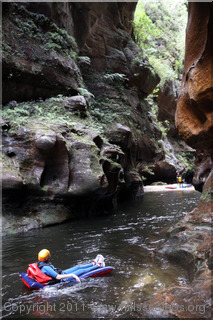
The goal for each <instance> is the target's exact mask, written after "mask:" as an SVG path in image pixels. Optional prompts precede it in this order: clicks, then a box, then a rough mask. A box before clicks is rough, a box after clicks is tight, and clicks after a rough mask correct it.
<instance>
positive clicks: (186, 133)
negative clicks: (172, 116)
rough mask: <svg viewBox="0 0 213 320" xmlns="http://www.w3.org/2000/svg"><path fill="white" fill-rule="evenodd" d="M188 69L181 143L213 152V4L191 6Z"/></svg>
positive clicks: (179, 117) (179, 114) (179, 115)
mask: <svg viewBox="0 0 213 320" xmlns="http://www.w3.org/2000/svg"><path fill="white" fill-rule="evenodd" d="M186 32H187V36H186V53H185V65H184V71H183V79H182V87H181V92H180V96H179V99H178V104H177V111H176V125H177V128H178V131H179V134H180V136H181V137H182V139H184V140H185V141H186V143H187V144H189V145H190V146H191V147H193V148H195V149H199V150H204V149H205V150H209V149H211V148H212V134H213V122H212V117H213V99H212V97H213V84H212V34H213V5H212V3H201V2H197V3H189V18H188V25H187V30H186Z"/></svg>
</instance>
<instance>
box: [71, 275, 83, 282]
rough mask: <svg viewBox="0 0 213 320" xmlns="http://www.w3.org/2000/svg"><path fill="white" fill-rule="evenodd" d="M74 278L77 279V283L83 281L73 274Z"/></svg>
mask: <svg viewBox="0 0 213 320" xmlns="http://www.w3.org/2000/svg"><path fill="white" fill-rule="evenodd" d="M72 276H73V278H75V280H76V281H77V282H81V280H80V279H79V277H78V276H76V275H75V274H73V275H72Z"/></svg>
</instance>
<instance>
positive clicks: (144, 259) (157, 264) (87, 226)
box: [3, 192, 198, 319]
mask: <svg viewBox="0 0 213 320" xmlns="http://www.w3.org/2000/svg"><path fill="white" fill-rule="evenodd" d="M196 199H197V200H198V197H197V198H196V196H195V194H193V193H190V195H189V194H187V195H186V198H185V195H184V197H182V196H180V195H179V193H177V194H176V195H175V193H168V194H167V193H166V192H165V193H163V194H161V195H159V194H154V195H153V194H152V195H150V194H146V197H144V198H142V199H141V200H140V201H135V202H134V203H126V204H125V205H123V206H122V205H121V206H120V207H119V209H118V214H116V215H113V216H104V217H101V218H97V217H95V218H94V219H93V218H91V219H90V220H89V223H88V220H86V222H85V220H83V219H82V220H78V221H74V222H70V223H67V224H63V225H58V226H54V227H50V228H45V229H42V230H34V231H32V232H29V233H26V234H21V235H13V236H9V237H7V239H6V238H5V239H6V240H5V241H4V242H3V261H4V266H3V267H4V268H3V272H4V274H3V304H4V303H5V302H9V303H10V304H13V305H17V306H21V305H25V306H44V305H45V306H46V305H48V304H49V305H50V306H54V304H55V306H56V311H51V310H48V312H46V315H45V316H46V317H47V318H73V319H75V318H93V317H95V318H107V317H108V318H116V317H127V316H130V317H132V316H133V315H135V316H136V317H142V315H143V314H142V313H141V312H139V313H133V312H130V311H128V306H129V305H131V304H132V303H136V304H143V302H144V301H146V300H147V299H149V298H150V297H152V296H153V295H155V294H156V293H157V292H159V290H161V289H164V288H168V287H170V286H175V285H184V286H187V285H188V284H189V282H188V278H187V273H186V272H185V270H183V269H182V268H180V266H178V265H175V264H171V263H169V262H168V261H167V260H166V259H161V260H152V258H151V253H152V251H153V250H157V248H158V246H159V245H160V244H161V242H162V241H164V239H162V233H161V230H162V229H164V228H165V227H169V226H171V225H173V224H174V223H175V222H177V221H178V220H179V219H180V218H181V217H182V216H183V215H185V213H186V212H189V211H191V210H192V207H193V205H194V204H195V203H196V201H197V200H196ZM43 247H46V248H49V250H50V251H51V253H52V259H53V260H52V263H53V264H54V265H55V266H56V267H62V268H64V269H66V268H68V267H71V266H74V265H75V264H82V263H88V262H89V261H93V260H94V258H95V256H96V255H97V254H98V253H101V254H103V255H104V257H105V262H106V264H107V265H112V266H114V267H115V268H116V270H115V271H114V272H113V273H112V274H110V275H109V276H108V277H103V278H90V279H85V281H82V282H81V283H80V284H77V285H66V286H61V285H60V284H59V285H57V286H51V287H46V288H45V289H44V290H41V291H37V292H30V291H29V290H28V289H26V288H24V287H23V284H22V282H21V281H20V279H19V277H18V272H23V271H26V269H27V264H28V263H31V262H34V261H36V259H37V251H38V250H40V249H42V248H43ZM23 253H24V254H23ZM24 259H25V260H24ZM71 307H72V310H70V309H71ZM68 308H69V310H68ZM113 308H114V309H113ZM37 309H39V308H37ZM76 309H77V310H76ZM5 316H6V317H9V316H10V317H11V316H13V317H14V318H20V313H19V312H18V311H14V312H11V310H6V309H5V308H4V317H5ZM28 316H29V317H31V318H32V317H33V318H43V317H44V313H43V312H42V310H34V311H32V310H31V312H30V313H29V314H27V312H25V313H22V314H21V317H25V318H26V317H27V318H29V317H28Z"/></svg>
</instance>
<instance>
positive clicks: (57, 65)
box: [2, 2, 175, 232]
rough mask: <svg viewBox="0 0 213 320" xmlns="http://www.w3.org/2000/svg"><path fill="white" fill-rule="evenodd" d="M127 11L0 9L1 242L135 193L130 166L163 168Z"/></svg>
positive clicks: (146, 68) (153, 81)
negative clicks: (157, 165)
mask: <svg viewBox="0 0 213 320" xmlns="http://www.w3.org/2000/svg"><path fill="white" fill-rule="evenodd" d="M135 5H136V3H66V4H65V3H49V2H48V3H17V4H16V3H4V5H3V61H2V62H3V104H4V106H3V123H2V128H3V136H2V137H3V146H4V147H3V207H4V218H5V224H4V225H5V228H4V231H5V232H14V231H15V232H16V231H22V230H28V229H29V228H35V227H40V226H45V225H48V224H52V223H58V222H62V221H64V220H66V219H68V218H72V217H75V216H78V215H82V214H83V215H91V214H94V213H96V214H98V213H99V212H100V213H101V212H102V213H103V212H107V210H108V209H111V208H112V207H114V206H115V204H116V199H117V198H118V197H119V198H122V197H125V198H126V196H130V197H134V196H135V195H136V194H137V193H140V194H141V193H142V192H143V183H142V178H141V176H140V174H139V172H138V171H139V170H138V167H137V166H138V165H139V164H140V165H142V166H144V165H146V164H147V163H149V162H150V161H151V162H152V163H153V162H159V161H161V160H164V150H163V148H162V145H161V144H159V143H158V142H157V141H158V140H160V138H161V132H160V130H159V129H158V127H157V126H156V124H155V122H154V121H153V119H152V118H151V117H150V114H149V105H148V103H147V102H146V101H145V100H144V99H145V98H146V97H147V96H148V94H150V93H151V92H152V91H153V89H154V88H155V86H156V85H157V84H158V82H159V77H158V76H157V75H156V74H155V72H154V71H153V69H152V67H151V66H150V65H149V64H148V63H147V62H146V63H144V64H141V63H140V61H139V60H138V59H137V57H138V54H139V53H140V49H139V47H138V46H137V45H136V44H135V43H134V41H133V39H132V37H131V32H132V26H131V20H132V16H133V12H134V8H135ZM173 176H174V177H175V170H174V172H173ZM174 177H173V178H174ZM79 199H81V203H82V205H81V206H79ZM32 208H33V209H32ZM53 212H54V214H53Z"/></svg>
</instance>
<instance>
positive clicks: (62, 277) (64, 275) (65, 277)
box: [56, 273, 81, 282]
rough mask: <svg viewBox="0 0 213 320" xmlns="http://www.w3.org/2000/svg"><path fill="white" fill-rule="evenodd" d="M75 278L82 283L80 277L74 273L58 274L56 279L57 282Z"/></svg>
mask: <svg viewBox="0 0 213 320" xmlns="http://www.w3.org/2000/svg"><path fill="white" fill-rule="evenodd" d="M71 277H73V278H75V280H76V281H78V282H81V280H80V279H79V277H78V276H76V275H75V274H74V273H70V274H57V276H56V279H57V280H61V279H67V278H71Z"/></svg>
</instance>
